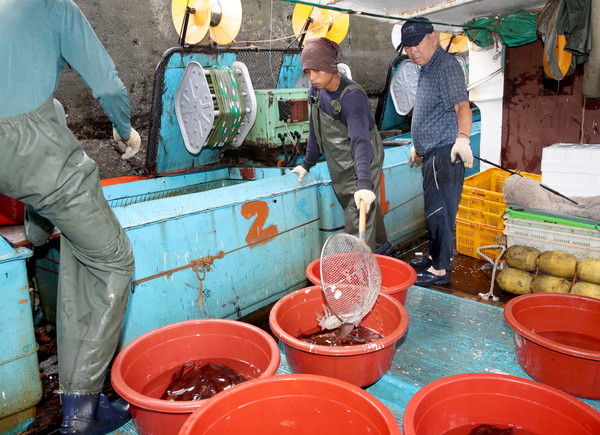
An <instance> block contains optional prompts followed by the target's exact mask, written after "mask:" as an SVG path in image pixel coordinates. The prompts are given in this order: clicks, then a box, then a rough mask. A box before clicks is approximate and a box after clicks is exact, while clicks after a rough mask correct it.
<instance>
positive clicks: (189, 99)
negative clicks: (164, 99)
mask: <svg viewBox="0 0 600 435" xmlns="http://www.w3.org/2000/svg"><path fill="white" fill-rule="evenodd" d="M175 114H176V115H177V122H178V123H179V129H180V130H181V135H182V136H183V144H184V145H185V148H186V149H187V150H188V151H189V152H190V153H192V154H198V153H199V152H200V151H201V150H202V147H203V146H204V145H206V142H207V141H208V136H209V134H210V131H211V129H212V128H213V124H214V122H215V108H214V104H213V99H212V96H211V94H210V89H209V87H208V81H207V80H206V75H205V73H204V69H203V68H202V66H201V65H200V64H199V63H198V62H195V61H191V62H190V63H188V65H187V67H186V68H185V72H184V73H183V77H182V78H181V83H180V84H179V89H177V96H176V100H175Z"/></svg>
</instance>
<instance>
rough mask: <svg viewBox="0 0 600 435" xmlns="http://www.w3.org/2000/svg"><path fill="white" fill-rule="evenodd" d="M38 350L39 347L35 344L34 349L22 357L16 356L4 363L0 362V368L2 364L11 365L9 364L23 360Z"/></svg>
mask: <svg viewBox="0 0 600 435" xmlns="http://www.w3.org/2000/svg"><path fill="white" fill-rule="evenodd" d="M39 349H40V347H39V345H38V344H37V343H36V344H35V348H34V349H33V350H30V351H29V352H27V353H24V354H22V355H18V356H16V357H14V358H11V359H7V360H5V361H0V366H3V365H4V364H8V363H11V362H13V361H16V360H18V359H21V358H25V357H26V356H29V355H32V354H34V353H36V352H37V351H38V350H39Z"/></svg>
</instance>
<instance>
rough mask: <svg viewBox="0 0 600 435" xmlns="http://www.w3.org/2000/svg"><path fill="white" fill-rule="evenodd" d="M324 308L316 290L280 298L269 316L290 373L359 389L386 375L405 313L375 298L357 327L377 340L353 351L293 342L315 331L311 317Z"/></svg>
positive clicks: (386, 299) (399, 306)
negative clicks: (375, 335)
mask: <svg viewBox="0 0 600 435" xmlns="http://www.w3.org/2000/svg"><path fill="white" fill-rule="evenodd" d="M324 305H326V301H325V296H324V295H323V292H322V291H321V287H319V286H314V287H307V288H304V289H300V290H296V291H295V292H292V293H290V294H288V295H286V296H284V297H283V298H281V299H280V300H279V301H277V303H275V305H274V306H273V308H272V309H271V313H270V314H269V325H270V327H271V331H273V333H274V334H275V335H276V336H277V337H278V338H279V339H280V340H281V341H282V343H283V350H284V352H285V356H286V359H287V363H288V365H289V366H290V369H291V370H292V372H294V373H305V374H315V375H323V376H330V377H332V378H336V379H341V380H343V381H346V382H350V383H351V384H354V385H357V386H359V387H365V386H367V385H370V384H372V383H374V382H376V381H377V380H379V379H380V378H381V377H382V376H383V375H384V374H385V372H387V371H388V369H389V368H390V365H391V364H392V358H393V357H394V350H395V348H396V343H397V342H398V340H400V339H401V338H402V337H403V336H404V334H405V333H406V331H407V329H408V313H407V312H406V309H405V308H404V306H403V305H402V304H401V303H400V302H398V301H397V300H396V299H394V298H392V297H391V296H388V295H385V294H380V295H379V297H378V298H377V301H376V302H375V305H374V307H373V309H372V310H371V312H370V313H369V314H367V316H365V318H364V319H363V321H362V323H361V326H364V327H366V328H370V329H372V330H374V331H377V332H379V333H380V334H382V335H383V338H382V339H380V340H377V341H373V342H371V343H367V344H362V345H354V346H323V345H315V344H310V343H307V342H305V341H302V340H299V339H298V338H296V337H299V336H302V335H310V334H314V333H315V332H318V331H320V330H321V328H320V327H319V324H318V321H317V316H318V315H320V314H322V313H323V306H324Z"/></svg>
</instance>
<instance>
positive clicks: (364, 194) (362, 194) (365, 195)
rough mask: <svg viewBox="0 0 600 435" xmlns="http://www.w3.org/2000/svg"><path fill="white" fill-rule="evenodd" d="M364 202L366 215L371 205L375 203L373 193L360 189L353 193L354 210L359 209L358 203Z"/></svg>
mask: <svg viewBox="0 0 600 435" xmlns="http://www.w3.org/2000/svg"><path fill="white" fill-rule="evenodd" d="M361 200H362V201H364V203H365V209H366V210H367V213H369V209H370V208H371V204H372V203H373V201H375V192H373V191H372V190H369V189H360V190H357V191H356V192H354V202H355V203H356V208H360V201H361Z"/></svg>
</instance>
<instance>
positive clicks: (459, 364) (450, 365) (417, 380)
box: [114, 286, 600, 435]
mask: <svg viewBox="0 0 600 435" xmlns="http://www.w3.org/2000/svg"><path fill="white" fill-rule="evenodd" d="M405 307H406V309H407V311H408V315H409V327H408V332H407V334H406V335H405V336H404V337H403V339H402V340H401V341H400V342H399V343H398V345H397V347H396V352H395V355H394V359H393V361H392V366H391V368H390V370H389V371H388V372H387V374H385V375H384V376H383V377H382V378H381V379H380V380H379V381H377V382H376V383H375V384H373V385H371V386H369V387H368V388H367V389H366V390H367V391H368V392H369V393H371V394H373V395H374V396H375V397H377V398H378V399H379V400H381V401H382V402H383V403H384V404H385V405H386V406H387V407H388V408H389V409H390V411H392V413H393V414H394V416H395V417H396V420H397V421H398V425H400V427H402V423H403V415H404V410H405V408H406V405H407V403H408V401H409V400H410V398H411V397H412V396H413V395H414V394H415V393H416V392H417V391H418V390H419V389H420V388H421V387H423V386H425V385H427V384H429V383H430V382H433V381H435V380H437V379H440V378H442V377H445V376H451V375H455V374H460V373H501V374H508V375H513V376H519V377H522V378H526V379H531V377H529V376H528V375H527V374H526V373H525V372H524V371H523V370H522V369H521V366H520V365H519V363H518V362H517V359H516V354H515V350H514V345H513V331H512V329H511V328H510V327H509V326H508V325H507V324H506V322H505V321H504V317H503V308H501V307H498V306H494V305H489V304H485V303H481V302H477V301H473V300H470V299H466V298H462V297H458V296H454V295H449V294H445V293H441V292H439V291H436V290H430V289H426V288H422V287H417V286H413V287H411V288H410V289H409V291H408V296H407V300H406V303H405ZM288 373H291V371H290V369H289V367H288V365H287V362H286V359H285V355H284V354H283V352H282V359H281V365H280V367H279V370H278V374H288ZM581 400H582V401H583V402H585V403H587V404H588V405H590V406H591V407H593V408H594V409H596V410H597V411H600V400H588V399H581ZM125 433H127V434H137V433H138V432H137V431H136V430H135V427H134V425H133V422H129V423H127V424H126V425H125V426H123V427H122V428H121V429H119V430H117V431H115V432H114V434H115V435H116V434H125Z"/></svg>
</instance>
